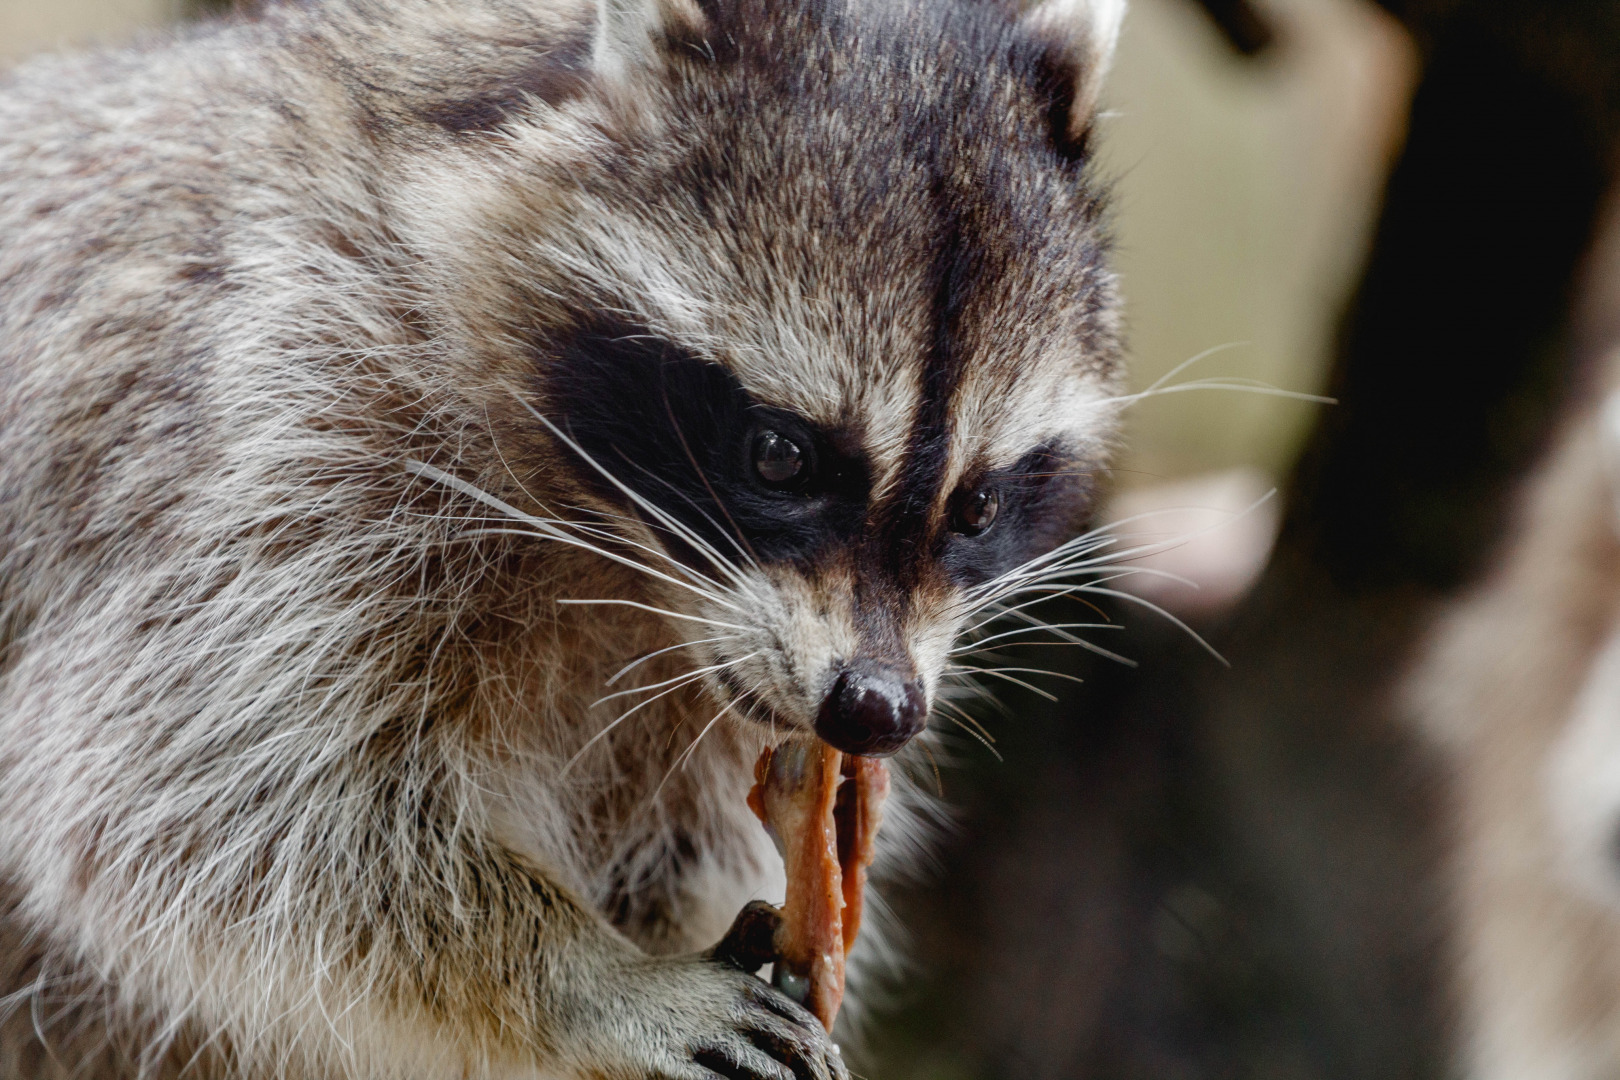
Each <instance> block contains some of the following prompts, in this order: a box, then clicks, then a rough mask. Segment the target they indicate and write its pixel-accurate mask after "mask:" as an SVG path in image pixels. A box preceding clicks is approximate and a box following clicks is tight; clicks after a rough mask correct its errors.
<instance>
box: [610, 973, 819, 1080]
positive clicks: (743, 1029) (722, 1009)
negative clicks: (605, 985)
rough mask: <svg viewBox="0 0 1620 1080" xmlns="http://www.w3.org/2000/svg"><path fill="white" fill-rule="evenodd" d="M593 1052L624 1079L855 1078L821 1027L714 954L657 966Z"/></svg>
mask: <svg viewBox="0 0 1620 1080" xmlns="http://www.w3.org/2000/svg"><path fill="white" fill-rule="evenodd" d="M640 974H641V976H642V977H640V978H637V979H636V980H635V982H636V983H637V986H636V987H635V988H634V989H633V990H631V991H630V992H629V993H623V992H621V994H620V995H618V996H619V1001H617V1002H614V1003H613V1004H611V1005H608V1006H607V1009H608V1010H609V1011H611V1013H612V1015H609V1016H605V1017H604V1020H605V1021H606V1023H605V1025H604V1027H605V1028H606V1029H607V1030H599V1031H598V1032H597V1037H596V1038H592V1039H590V1040H589V1041H590V1042H592V1043H594V1044H595V1045H593V1046H591V1047H589V1048H582V1049H585V1056H586V1058H587V1060H588V1061H589V1063H590V1067H589V1069H588V1072H589V1074H590V1075H596V1076H611V1077H614V1078H615V1080H619V1078H621V1077H622V1078H623V1080H849V1070H848V1068H846V1067H845V1065H844V1062H843V1059H842V1057H841V1055H840V1054H839V1051H838V1047H837V1046H836V1045H834V1044H833V1042H832V1040H831V1039H830V1038H828V1036H827V1033H826V1031H824V1030H823V1029H822V1027H821V1024H820V1022H819V1021H817V1020H816V1018H815V1017H814V1016H811V1015H810V1013H809V1012H807V1011H805V1009H804V1008H802V1007H801V1006H799V1005H797V1004H795V1003H794V1002H792V1001H790V1000H788V999H787V998H786V997H784V996H783V995H781V994H780V993H778V992H777V991H775V990H773V989H772V988H771V987H770V986H768V985H766V984H765V983H764V982H762V981H761V980H759V979H758V978H756V977H754V976H753V975H749V974H747V973H745V972H743V971H739V970H738V969H737V968H736V967H735V966H733V965H730V964H727V963H724V962H722V961H719V960H716V959H714V958H713V957H711V956H701V957H685V958H681V959H672V960H650V961H648V962H647V966H646V967H645V968H644V969H643V970H642V972H641V973H640Z"/></svg>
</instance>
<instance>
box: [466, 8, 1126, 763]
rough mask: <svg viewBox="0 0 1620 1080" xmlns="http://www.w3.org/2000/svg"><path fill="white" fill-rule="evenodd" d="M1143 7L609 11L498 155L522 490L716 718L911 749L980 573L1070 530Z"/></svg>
mask: <svg viewBox="0 0 1620 1080" xmlns="http://www.w3.org/2000/svg"><path fill="white" fill-rule="evenodd" d="M1122 8H1123V0H1047V2H1046V3H1044V4H1043V5H1041V6H1039V7H1037V8H1035V9H1034V10H1032V11H1030V12H1028V13H1026V14H1022V15H1020V14H1019V13H1018V12H1016V11H1013V10H1009V9H1008V8H1007V7H1004V6H1001V5H999V4H996V3H991V2H972V0H705V2H704V3H703V4H702V5H701V7H696V6H694V7H690V8H689V7H686V6H683V5H680V4H676V3H674V2H673V0H671V2H669V3H658V2H652V0H648V2H642V0H636V2H634V3H619V4H617V5H609V6H607V7H606V8H604V9H603V11H602V12H601V14H600V17H599V18H598V19H597V21H596V23H595V30H594V36H593V37H592V39H591V42H590V45H589V53H588V55H589V59H583V58H576V59H575V61H573V62H574V63H575V64H576V67H575V68H573V69H571V70H573V71H574V73H575V76H576V77H577V78H576V81H575V83H573V84H570V85H571V87H572V88H571V89H570V90H569V91H568V92H567V93H566V94H556V95H553V99H552V100H536V99H534V98H533V97H530V98H527V99H525V100H526V101H527V102H528V104H527V105H526V106H525V108H524V109H522V110H518V111H517V112H515V113H512V114H510V115H507V116H506V117H505V119H504V120H503V126H501V127H500V129H499V131H498V132H495V133H494V136H493V138H491V137H490V133H489V132H484V133H482V135H483V137H484V141H483V142H482V143H481V144H480V145H481V147H487V146H488V145H490V144H491V143H492V142H493V143H497V144H499V146H500V150H499V151H498V152H500V153H503V154H506V155H507V160H509V161H511V160H515V161H521V162H523V164H522V167H521V168H519V169H517V172H518V173H520V174H521V175H520V176H517V177H515V178H514V176H513V175H510V174H509V175H508V176H507V178H506V180H505V181H504V183H505V184H506V187H505V189H504V191H503V194H502V197H501V199H500V200H483V202H484V204H485V205H493V204H495V203H497V202H498V203H499V204H500V205H502V206H505V207H507V208H508V209H507V210H506V211H505V212H504V217H502V218H501V219H500V220H499V221H496V222H493V223H492V222H490V221H488V220H485V221H484V222H483V223H482V224H481V228H482V229H483V230H484V233H485V235H492V236H499V237H503V238H504V239H503V240H502V241H501V243H502V244H503V245H504V246H503V248H502V256H501V257H502V259H503V260H504V262H505V265H506V266H507V267H508V269H507V270H506V271H505V274H504V276H505V277H506V278H507V279H508V280H511V281H513V282H515V284H513V285H512V286H511V289H512V296H511V299H510V302H509V303H508V304H506V306H505V307H504V308H503V310H504V311H505V312H506V314H505V315H504V316H503V325H502V327H501V331H500V333H499V334H497V335H492V336H495V337H499V338H500V339H501V340H504V341H512V340H516V341H521V342H522V343H523V347H524V355H525V361H524V362H525V364H526V365H527V367H526V371H527V375H525V376H524V380H525V381H524V385H523V386H522V389H521V396H523V397H524V399H525V403H526V404H525V408H526V410H527V411H526V412H523V413H518V414H515V419H513V421H512V424H513V425H514V426H523V425H527V427H528V431H529V434H530V436H532V438H533V440H534V441H533V446H534V447H535V449H534V451H533V453H534V455H535V457H536V464H535V465H534V466H533V468H532V470H531V477H532V478H533V480H534V483H535V484H537V485H538V490H539V491H540V492H542V493H543V499H544V501H545V502H546V503H547V505H548V506H553V507H561V506H567V507H569V508H570V513H569V514H568V515H560V516H568V517H571V518H573V519H575V520H578V519H579V518H580V516H581V515H582V514H593V515H595V516H594V517H592V518H591V519H590V520H591V521H592V522H594V523H595V528H596V533H595V535H597V536H598V537H600V536H601V535H603V534H604V533H605V532H610V531H611V532H616V533H617V534H618V535H619V536H620V537H621V538H622V539H621V543H622V544H623V545H624V546H623V547H622V548H621V549H620V550H621V552H622V553H624V554H625V555H626V556H627V557H630V558H634V559H635V560H637V561H639V562H641V563H642V564H644V566H645V567H646V568H647V569H648V570H649V571H650V573H649V575H648V578H647V580H648V583H649V586H650V587H651V588H652V589H653V590H654V593H655V595H656V597H657V601H656V604H653V605H650V606H656V607H659V608H661V609H663V610H664V611H665V612H666V613H667V614H668V615H669V616H670V622H671V625H672V626H673V628H674V629H675V630H676V631H677V632H678V633H680V634H681V635H682V636H683V640H685V641H686V642H687V643H688V644H689V645H690V647H691V648H692V649H693V650H694V651H695V652H696V653H697V655H699V656H700V657H702V658H703V660H704V662H703V664H702V665H701V666H702V667H704V668H706V669H707V670H706V672H705V673H704V676H703V677H704V679H705V680H706V682H707V686H708V689H709V690H710V691H711V692H712V694H713V695H714V696H715V697H716V698H717V699H718V702H719V705H718V706H717V708H720V709H723V710H729V711H732V712H733V713H734V714H735V715H737V716H740V717H752V718H754V719H755V720H758V721H760V722H764V723H769V724H772V725H774V726H775V727H776V728H777V729H778V730H792V729H800V730H814V731H815V732H816V733H817V734H818V735H819V736H820V737H821V738H822V739H824V740H826V741H827V742H828V743H830V744H831V745H833V746H835V747H837V748H839V749H841V750H844V751H846V752H849V753H855V754H887V753H892V752H894V751H895V750H897V749H899V748H900V747H901V746H903V745H904V744H905V743H906V742H907V741H908V740H909V739H911V738H912V737H913V736H915V735H916V734H917V733H918V732H919V731H921V730H922V729H923V728H924V726H925V722H926V718H927V715H928V712H929V709H930V705H931V702H932V700H933V698H934V697H935V694H936V691H937V689H938V687H939V683H940V680H941V678H942V676H943V675H944V673H945V672H946V671H947V669H948V666H949V660H950V655H951V649H952V644H953V642H954V641H955V640H956V639H957V638H958V637H959V635H960V634H961V632H962V631H963V629H964V626H965V625H967V621H968V620H969V619H970V618H973V617H974V616H975V613H976V612H978V611H980V609H982V608H983V607H984V605H985V604H986V602H987V601H988V600H989V599H992V598H994V597H995V596H996V594H997V588H998V587H997V585H996V584H995V583H996V582H998V581H1001V582H1005V581H1007V580H1009V579H1008V578H1006V577H1005V576H1004V575H1007V574H1008V573H1009V572H1010V571H1014V570H1016V569H1017V568H1019V567H1024V566H1028V565H1030V560H1032V559H1036V558H1037V557H1039V556H1040V555H1041V554H1042V553H1043V552H1048V551H1050V550H1051V549H1053V548H1054V547H1055V546H1057V545H1059V544H1060V543H1062V542H1063V541H1065V540H1066V539H1068V538H1070V537H1072V536H1073V535H1074V534H1075V532H1076V530H1077V526H1078V524H1079V523H1080V522H1081V521H1083V520H1084V519H1085V517H1086V515H1087V511H1088V508H1089V503H1090V499H1091V497H1092V493H1093V489H1094V486H1095V477H1096V475H1097V473H1098V471H1099V470H1100V469H1101V468H1102V467H1103V464H1104V459H1105V456H1106V452H1107V449H1108V446H1109V443H1110V440H1111V438H1112V432H1113V428H1114V423H1115V413H1116V411H1117V410H1116V405H1115V404H1114V401H1115V399H1116V398H1117V393H1118V386H1119V379H1120V375H1119V360H1118V354H1119V344H1118V301H1117V297H1116V292H1115V287H1114V282H1113V279H1112V277H1111V275H1110V273H1109V271H1108V269H1107V267H1106V265H1105V254H1106V247H1107V245H1106V239H1105V235H1104V229H1103V224H1102V221H1101V215H1102V209H1103V203H1102V193H1101V191H1100V190H1099V186H1098V184H1097V183H1096V181H1095V179H1094V177H1093V176H1092V170H1091V169H1090V168H1089V161H1090V151H1091V147H1090V141H1091V132H1092V123H1093V112H1094V107H1095V103H1096V96H1097V87H1098V83H1099V80H1100V78H1101V76H1102V73H1103V71H1104V69H1105V67H1106V65H1107V63H1108V58H1109V54H1110V51H1111V49H1112V45H1113V42H1114V39H1115V37H1116V35H1117V31H1118V26H1119V20H1120V16H1121V14H1122ZM584 55H585V54H584V53H581V54H580V56H581V57H583V56H584ZM478 152H480V153H488V152H492V151H489V150H487V149H480V150H479V151H478ZM469 197H472V196H469ZM477 303H479V304H484V305H486V306H487V305H488V303H489V301H488V300H487V298H486V299H480V300H478V301H477Z"/></svg>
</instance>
